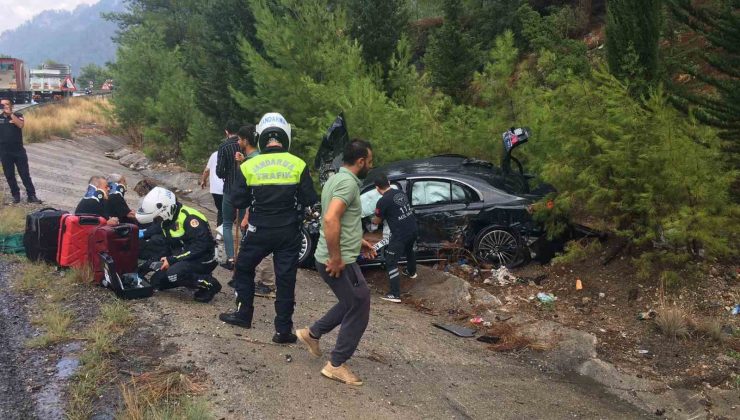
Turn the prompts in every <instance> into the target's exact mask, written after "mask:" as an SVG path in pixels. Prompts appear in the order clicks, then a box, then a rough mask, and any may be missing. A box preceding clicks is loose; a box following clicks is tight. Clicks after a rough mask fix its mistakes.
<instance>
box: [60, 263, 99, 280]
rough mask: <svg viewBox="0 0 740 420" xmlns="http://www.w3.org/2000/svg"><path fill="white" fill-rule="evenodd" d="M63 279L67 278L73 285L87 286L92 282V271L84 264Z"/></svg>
mask: <svg viewBox="0 0 740 420" xmlns="http://www.w3.org/2000/svg"><path fill="white" fill-rule="evenodd" d="M65 277H68V278H69V281H70V282H72V283H73V284H86V285H89V284H91V283H92V282H93V269H92V267H91V266H90V265H89V264H85V265H83V266H81V267H79V268H73V269H71V270H70V271H69V272H68V273H67V276H65Z"/></svg>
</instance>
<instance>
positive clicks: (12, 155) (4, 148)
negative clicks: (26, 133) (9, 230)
mask: <svg viewBox="0 0 740 420" xmlns="http://www.w3.org/2000/svg"><path fill="white" fill-rule="evenodd" d="M0 107H2V113H0V161H2V164H3V173H4V174H5V179H6V180H7V181H8V186H9V187H10V194H11V195H12V196H13V202H14V203H16V204H17V203H20V202H21V189H20V188H19V187H18V182H17V181H16V180H15V168H16V167H17V168H18V175H20V176H21V181H23V186H24V187H26V195H28V202H29V203H41V200H39V199H38V198H37V197H36V189H35V188H34V186H33V182H32V181H31V173H30V171H29V169H28V155H26V148H25V147H23V125H24V124H25V121H24V119H23V114H21V113H20V112H13V101H11V100H10V99H2V100H0Z"/></svg>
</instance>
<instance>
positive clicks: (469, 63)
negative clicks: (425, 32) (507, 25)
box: [425, 0, 480, 100]
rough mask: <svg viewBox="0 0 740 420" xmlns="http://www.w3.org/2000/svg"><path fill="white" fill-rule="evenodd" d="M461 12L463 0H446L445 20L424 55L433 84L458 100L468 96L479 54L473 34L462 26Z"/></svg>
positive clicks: (433, 35)
mask: <svg viewBox="0 0 740 420" xmlns="http://www.w3.org/2000/svg"><path fill="white" fill-rule="evenodd" d="M461 14H462V1H461V0H444V17H445V20H444V24H442V27H441V28H439V29H438V30H437V31H436V32H435V33H434V34H432V38H431V40H430V41H429V47H428V48H427V55H426V59H425V64H426V66H427V70H428V71H429V73H430V74H431V84H432V86H434V87H436V88H438V89H440V90H441V91H442V92H444V93H446V94H447V95H450V96H451V97H453V98H456V99H458V100H460V99H463V98H464V97H465V92H466V89H467V86H468V84H470V82H471V80H472V78H473V73H474V72H475V69H476V68H477V67H478V65H479V57H480V52H479V51H478V49H477V48H476V46H475V45H474V43H473V38H472V37H471V36H470V35H469V34H468V33H467V32H466V31H464V30H463V27H462V24H461V23H460V18H461Z"/></svg>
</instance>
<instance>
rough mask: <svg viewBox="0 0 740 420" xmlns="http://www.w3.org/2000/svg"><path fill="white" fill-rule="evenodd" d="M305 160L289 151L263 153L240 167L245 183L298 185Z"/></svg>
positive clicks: (304, 166)
mask: <svg viewBox="0 0 740 420" xmlns="http://www.w3.org/2000/svg"><path fill="white" fill-rule="evenodd" d="M305 168H306V162H304V161H303V160H302V159H301V158H299V157H297V156H294V155H291V154H290V153H287V152H283V153H263V154H259V155H257V156H255V157H253V158H251V159H249V160H247V161H246V162H244V163H243V164H242V165H241V167H240V169H241V171H242V174H244V179H246V180H247V185H249V186H250V187H256V186H260V185H298V184H299V183H300V181H301V174H302V173H303V170H304V169H305Z"/></svg>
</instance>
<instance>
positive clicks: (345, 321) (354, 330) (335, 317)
mask: <svg viewBox="0 0 740 420" xmlns="http://www.w3.org/2000/svg"><path fill="white" fill-rule="evenodd" d="M316 270H318V272H319V274H320V275H321V278H322V279H324V281H325V282H326V284H327V285H329V287H330V288H331V291H332V292H334V296H336V297H337V299H338V300H339V302H337V303H336V305H334V306H332V308H331V309H329V312H327V313H326V314H325V315H324V316H322V317H321V319H319V320H318V321H316V322H315V323H314V324H313V325H312V326H311V327H310V328H309V331H310V332H311V335H313V336H314V337H317V338H319V337H321V336H322V335H324V334H327V333H328V332H330V331H331V330H333V329H334V328H336V327H337V326H339V325H341V328H340V329H339V335H338V336H337V343H336V344H335V345H334V350H332V351H331V363H332V364H333V365H334V366H339V365H341V364H342V363H344V362H346V361H347V360H349V358H350V357H352V355H353V354H354V353H355V350H357V346H358V345H359V344H360V339H361V338H362V335H363V334H364V333H365V329H366V328H367V323H368V322H369V321H370V288H369V287H368V286H367V282H366V281H365V276H363V275H362V271H360V266H359V265H358V264H357V263H356V262H355V263H352V264H347V265H345V266H344V270H343V271H342V274H341V275H340V276H339V278H335V277H331V276H329V273H327V272H326V266H325V265H324V264H321V263H319V262H317V263H316Z"/></svg>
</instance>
